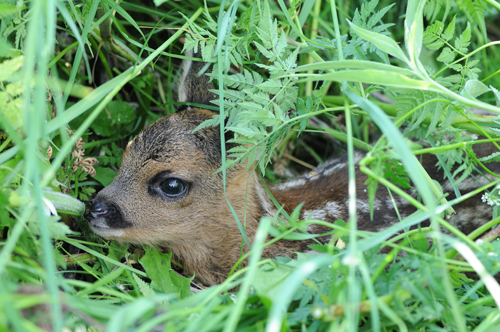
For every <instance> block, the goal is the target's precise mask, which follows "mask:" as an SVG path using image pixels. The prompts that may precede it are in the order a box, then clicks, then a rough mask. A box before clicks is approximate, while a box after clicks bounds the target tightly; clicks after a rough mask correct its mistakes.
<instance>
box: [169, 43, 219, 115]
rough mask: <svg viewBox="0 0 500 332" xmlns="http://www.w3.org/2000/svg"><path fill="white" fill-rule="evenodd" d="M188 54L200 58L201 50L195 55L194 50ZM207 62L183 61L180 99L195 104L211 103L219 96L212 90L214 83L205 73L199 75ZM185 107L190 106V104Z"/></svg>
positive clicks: (187, 54)
mask: <svg viewBox="0 0 500 332" xmlns="http://www.w3.org/2000/svg"><path fill="white" fill-rule="evenodd" d="M186 56H190V57H195V58H200V57H201V55H200V52H198V53H196V54H194V55H193V51H189V52H187V53H186ZM205 65H206V62H203V61H195V60H191V59H186V60H184V61H183V62H182V75H181V77H180V79H179V88H178V89H179V101H180V102H186V103H193V104H202V105H210V101H211V100H214V99H216V98H217V96H216V95H215V94H214V93H212V92H210V91H209V90H210V89H214V85H213V83H212V82H210V78H209V77H208V76H207V75H205V74H204V73H203V74H201V75H199V73H200V71H201V70H202V69H203V68H204V67H205ZM183 108H189V105H187V106H184V107H183Z"/></svg>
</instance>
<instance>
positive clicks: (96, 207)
mask: <svg viewBox="0 0 500 332" xmlns="http://www.w3.org/2000/svg"><path fill="white" fill-rule="evenodd" d="M84 218H85V219H86V220H87V221H88V222H89V224H90V226H91V227H92V229H93V230H94V231H96V233H99V230H100V229H114V228H126V227H130V226H132V224H131V223H129V222H127V221H125V220H124V219H123V215H122V212H121V210H120V208H119V207H118V206H117V205H116V204H114V203H112V202H107V201H105V200H103V199H102V198H100V197H99V196H97V197H96V198H94V199H93V200H92V201H90V202H88V203H87V205H86V209H85V214H84Z"/></svg>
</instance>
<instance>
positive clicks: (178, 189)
mask: <svg viewBox="0 0 500 332" xmlns="http://www.w3.org/2000/svg"><path fill="white" fill-rule="evenodd" d="M160 189H161V191H162V192H163V193H164V194H165V195H167V196H169V197H176V196H180V195H182V194H184V193H185V192H186V190H187V185H186V182H184V181H183V180H181V179H177V178H166V179H165V180H163V182H161V183H160Z"/></svg>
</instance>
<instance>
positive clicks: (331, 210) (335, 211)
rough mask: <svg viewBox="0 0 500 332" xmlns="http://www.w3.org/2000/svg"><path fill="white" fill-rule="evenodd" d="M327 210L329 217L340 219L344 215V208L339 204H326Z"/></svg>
mask: <svg viewBox="0 0 500 332" xmlns="http://www.w3.org/2000/svg"><path fill="white" fill-rule="evenodd" d="M325 210H326V212H327V213H328V215H329V216H332V217H334V218H340V215H341V214H342V211H343V209H342V207H341V206H340V205H339V204H338V203H337V202H328V203H326V204H325Z"/></svg>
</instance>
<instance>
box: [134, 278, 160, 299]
mask: <svg viewBox="0 0 500 332" xmlns="http://www.w3.org/2000/svg"><path fill="white" fill-rule="evenodd" d="M132 275H133V276H134V280H135V282H136V283H137V286H139V291H140V292H141V294H142V295H144V297H148V296H155V295H156V293H155V291H154V290H153V289H152V288H151V287H150V286H149V285H148V284H147V283H146V282H145V281H144V280H142V279H141V278H139V277H138V276H137V274H135V273H133V274H132Z"/></svg>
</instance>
